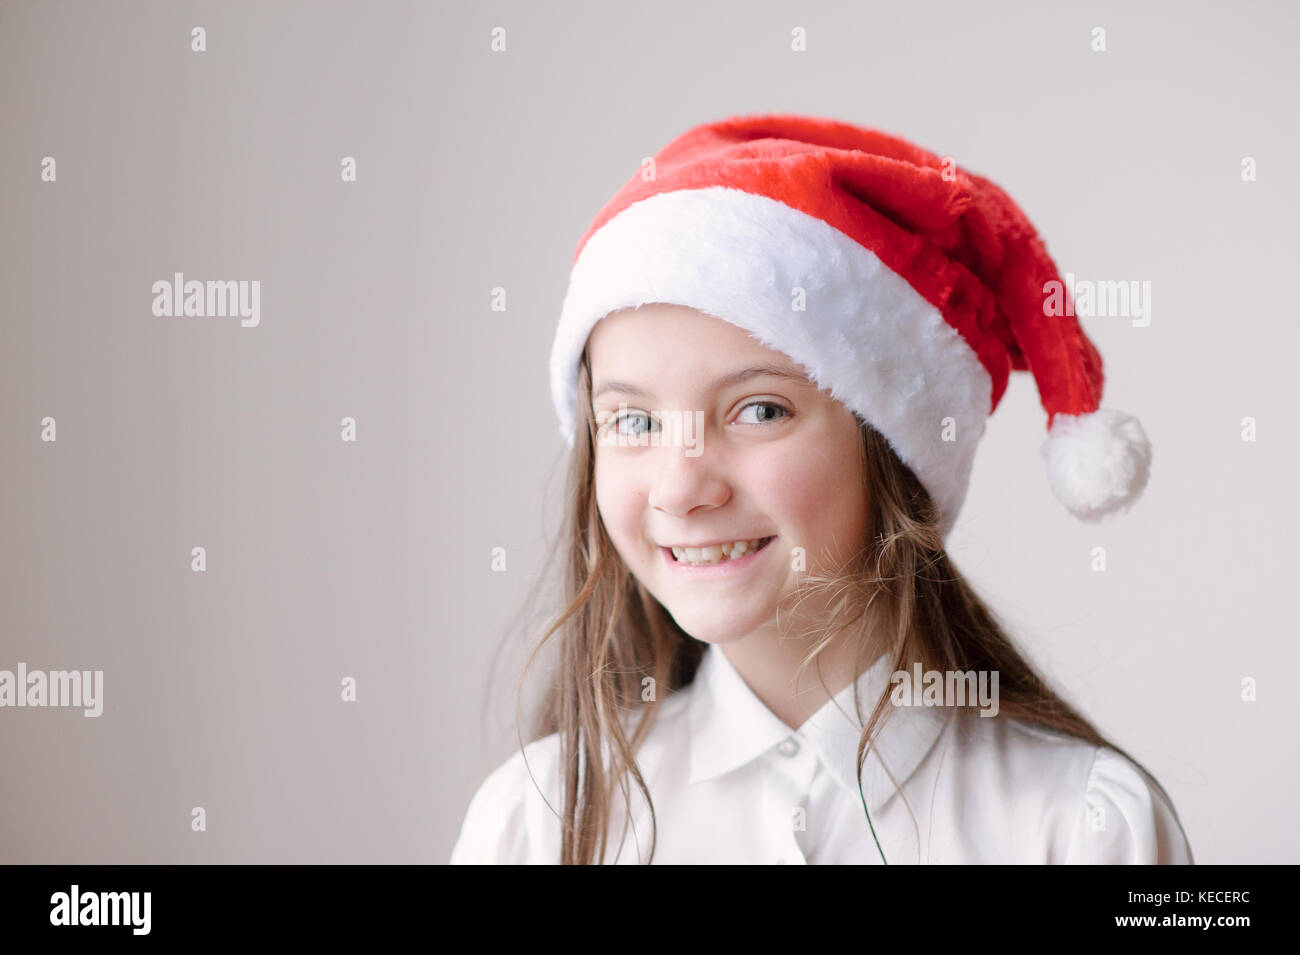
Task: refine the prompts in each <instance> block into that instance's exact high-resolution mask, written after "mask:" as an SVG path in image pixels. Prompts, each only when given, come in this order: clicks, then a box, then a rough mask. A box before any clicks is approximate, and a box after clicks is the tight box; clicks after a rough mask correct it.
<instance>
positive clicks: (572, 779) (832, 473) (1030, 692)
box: [452, 116, 1192, 864]
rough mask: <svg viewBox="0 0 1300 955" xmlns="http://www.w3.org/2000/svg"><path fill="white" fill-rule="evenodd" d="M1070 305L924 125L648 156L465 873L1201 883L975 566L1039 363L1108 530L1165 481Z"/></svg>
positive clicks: (582, 319) (1119, 756)
mask: <svg viewBox="0 0 1300 955" xmlns="http://www.w3.org/2000/svg"><path fill="white" fill-rule="evenodd" d="M1054 283H1055V284H1054ZM1060 291H1061V290H1060V284H1059V276H1058V274H1057V272H1056V267H1055V265H1054V264H1053V263H1052V261H1051V259H1050V258H1049V257H1048V255H1047V252H1046V250H1045V249H1044V247H1043V245H1042V243H1041V242H1040V240H1039V239H1038V237H1037V235H1036V234H1035V232H1034V230H1033V227H1032V226H1031V225H1030V224H1029V222H1028V221H1027V220H1026V218H1025V217H1024V215H1023V214H1022V213H1021V211H1020V210H1019V209H1018V208H1017V207H1016V206H1015V205H1014V203H1012V201H1011V200H1010V199H1009V198H1008V197H1007V196H1006V194H1005V193H1003V192H1002V191H1001V190H1000V189H999V188H998V187H997V186H995V185H994V184H993V183H991V182H989V181H988V180H986V179H983V178H981V177H980V176H977V175H975V174H973V173H970V172H968V171H966V170H963V169H961V168H959V167H957V166H956V165H955V164H954V163H953V162H952V160H951V159H945V158H942V157H939V156H937V155H934V154H932V153H930V152H927V151H925V150H923V149H920V148H918V147H917V146H915V145H912V144H910V143H907V142H905V141H903V140H901V139H898V138H896V137H892V136H888V135H885V134H882V133H880V132H877V131H874V130H869V129H864V128H861V127H856V126H851V125H848V124H845V123H840V122H835V121H832V120H828V119H820V118H811V117H800V116H759V117H737V118H733V119H730V120H725V121H722V122H718V123H711V124H707V125H704V126H700V127H697V128H695V129H692V130H690V131H689V132H687V133H686V134H685V135H683V136H681V137H679V138H677V139H676V140H674V141H673V142H671V143H670V144H669V145H668V146H667V147H665V148H664V149H663V150H662V151H661V152H660V153H659V154H658V155H656V156H655V157H654V158H653V159H652V160H650V161H649V162H648V163H647V164H646V165H645V166H644V167H643V169H642V171H641V172H639V173H638V174H637V175H636V176H634V177H633V178H632V180H631V181H629V182H628V183H627V184H626V185H625V186H624V187H623V188H622V189H621V190H620V191H619V192H618V193H617V194H616V195H615V196H614V198H613V199H612V200H611V201H610V202H609V203H608V204H607V205H606V206H605V208H604V209H602V210H601V212H600V213H599V214H598V215H597V217H596V220H595V221H594V223H593V224H592V226H591V227H590V229H589V230H588V231H587V233H586V234H585V235H584V236H583V238H582V240H581V242H580V243H579V247H578V254H577V257H576V260H575V263H574V267H573V270H572V273H571V277H570V283H569V288H568V292H567V294H566V297H565V302H564V306H563V309H562V311H561V316H560V322H559V327H558V329H557V332H556V337H555V343H554V347H553V351H552V356H551V375H552V394H553V398H554V402H555V406H556V409H557V411H558V413H559V418H560V424H561V435H562V436H563V437H564V438H565V440H566V442H567V443H569V444H570V445H571V446H572V449H573V453H572V458H571V464H570V492H571V493H570V500H571V502H572V509H571V512H570V514H569V515H568V521H569V524H568V533H567V535H566V536H567V538H568V542H569V548H568V553H567V555H566V559H565V563H564V569H565V573H566V575H567V579H566V588H567V594H566V598H567V607H566V608H565V609H564V611H563V613H562V614H560V615H559V617H558V619H557V620H555V622H554V623H553V625H552V626H551V627H550V628H549V630H548V631H547V633H546V634H545V636H544V637H543V638H542V641H541V643H540V644H539V646H538V647H537V648H536V649H534V651H533V657H530V659H529V665H531V663H532V661H533V659H534V658H535V656H536V654H537V652H538V651H539V650H540V649H541V648H542V647H543V646H545V645H548V642H549V641H552V640H554V641H557V642H558V646H557V647H556V649H557V650H558V672H557V673H556V675H555V677H554V681H553V683H552V684H551V685H550V689H549V693H548V696H547V698H546V700H545V705H544V707H543V711H542V714H541V719H540V725H539V727H538V732H537V734H536V736H537V737H539V738H537V739H535V740H534V741H533V742H531V743H529V744H528V745H526V746H522V747H521V751H520V752H519V753H516V754H515V755H514V756H513V757H511V758H510V759H509V760H507V761H506V762H505V763H504V764H503V765H501V766H500V767H499V768H498V769H496V770H495V771H494V772H493V773H492V774H491V775H490V776H489V777H488V778H487V780H486V781H485V782H484V783H483V784H482V785H481V786H480V787H479V790H478V792H477V793H476V794H475V796H474V798H473V800H472V801H471V803H470V806H469V808H468V811H467V813H466V816H465V820H464V824H463V826H462V828H461V832H460V836H459V838H458V840H457V842H456V845H455V848H454V849H453V851H452V862H458V863H459V862H465V863H486V862H509V863H523V862H528V863H567V864H576V863H584V864H585V863H593V862H619V863H646V862H669V863H684V862H708V863H714V862H727V863H736V862H745V863H749V862H755V863H778V864H779V863H786V864H804V863H866V862H875V861H880V862H885V863H889V862H1049V863H1059V862H1136V863H1156V862H1159V863H1167V862H1180V863H1190V862H1191V861H1192V855H1191V850H1190V847H1189V845H1188V843H1187V840H1186V837H1185V835H1184V834H1183V831H1182V827H1181V824H1180V823H1179V820H1178V817H1177V814H1176V812H1175V811H1174V808H1173V805H1172V803H1171V802H1170V801H1169V799H1168V797H1167V795H1166V794H1165V792H1164V790H1163V788H1162V787H1161V786H1160V785H1159V783H1157V782H1156V781H1155V780H1154V779H1153V778H1152V777H1151V776H1150V775H1149V774H1147V772H1146V771H1145V770H1144V769H1143V768H1142V767H1140V765H1139V764H1137V763H1136V762H1134V761H1133V760H1132V759H1131V758H1129V757H1128V755H1127V754H1126V753H1124V751H1123V750H1122V749H1120V748H1119V747H1118V746H1115V745H1114V744H1113V743H1111V742H1110V741H1108V740H1107V739H1105V738H1104V737H1102V735H1101V734H1100V733H1098V731H1097V730H1096V729H1095V728H1094V727H1093V726H1092V725H1091V723H1089V722H1088V721H1087V720H1086V719H1085V718H1084V717H1083V716H1082V715H1080V714H1079V713H1077V712H1076V711H1075V710H1074V709H1073V708H1072V707H1071V706H1070V705H1069V704H1068V703H1066V702H1065V701H1064V700H1063V699H1062V698H1061V697H1060V696H1058V695H1057V694H1056V693H1055V692H1053V690H1052V689H1051V688H1049V687H1048V686H1047V684H1046V682H1045V681H1044V680H1043V679H1042V678H1041V677H1040V676H1039V675H1038V674H1037V673H1035V672H1034V670H1033V668H1032V667H1031V666H1030V665H1029V664H1028V663H1027V662H1026V661H1025V659H1024V658H1023V657H1022V656H1021V655H1020V653H1019V652H1018V651H1017V650H1016V648H1015V646H1014V645H1013V643H1012V641H1011V640H1010V639H1009V638H1008V636H1007V635H1006V633H1005V632H1004V630H1003V628H1002V626H1001V625H1000V623H999V622H998V621H997V619H996V618H995V617H994V615H993V614H992V613H991V612H990V610H989V609H988V608H987V607H986V606H985V605H984V603H983V602H982V601H981V600H980V599H979V598H978V597H977V596H976V595H975V594H974V593H973V592H972V590H971V589H970V587H969V586H968V584H967V583H966V582H965V580H964V579H963V578H962V577H961V575H960V574H959V573H958V571H957V570H956V568H955V567H954V566H953V564H952V562H951V560H950V559H949V558H948V556H947V554H946V551H945V549H944V541H945V539H946V537H947V535H948V533H949V531H950V530H951V528H952V525H953V522H954V520H955V518H956V516H957V513H958V511H959V509H960V507H961V504H962V502H963V500H964V497H965V493H966V487H967V484H968V480H969V475H970V470H971V465H972V462H973V457H974V452H975V449H976V446H977V444H978V441H979V439H980V437H981V436H982V434H983V431H984V425H985V420H986V418H987V416H988V415H989V414H990V413H992V411H993V410H994V409H996V407H997V405H998V402H999V401H1000V399H1001V397H1002V394H1003V392H1004V391H1005V388H1006V383H1007V378H1008V375H1009V372H1010V371H1011V370H1022V371H1023V370H1032V373H1033V374H1034V377H1035V380H1036V383H1037V385H1038V389H1039V393H1040V397H1041V399H1042V403H1043V407H1044V409H1045V410H1046V411H1047V413H1048V421H1047V425H1048V435H1049V437H1048V440H1047V442H1046V444H1045V445H1044V448H1043V454H1044V457H1045V458H1046V460H1047V464H1048V474H1049V480H1050V482H1051V485H1052V488H1053V491H1054V492H1055V493H1056V495H1057V497H1058V498H1060V500H1061V501H1062V502H1063V503H1064V504H1065V505H1066V506H1067V507H1068V508H1069V509H1070V510H1071V511H1072V512H1073V513H1074V514H1075V515H1076V516H1078V517H1079V518H1081V519H1085V520H1096V519H1098V518H1101V517H1102V516H1104V515H1107V514H1112V513H1114V512H1117V511H1120V510H1122V509H1124V508H1126V507H1127V506H1129V505H1130V504H1131V503H1132V502H1133V501H1134V500H1136V499H1137V497H1138V496H1139V495H1140V493H1141V491H1142V489H1143V487H1144V486H1145V483H1146V480H1147V475H1148V470H1149V466H1150V446H1149V444H1148V442H1147V440H1146V436H1145V434H1144V433H1143V432H1142V428H1141V426H1140V424H1139V423H1138V422H1137V421H1136V420H1135V419H1134V418H1132V417H1130V416H1128V415H1125V414H1123V413H1122V412H1118V411H1114V410H1111V409H1106V408H1101V407H1100V406H1099V402H1100V397H1101V386H1102V369H1101V360H1100V357H1099V356H1098V354H1097V352H1096V350H1095V348H1094V347H1093V346H1092V343H1091V342H1090V341H1089V340H1088V338H1087V337H1086V336H1085V335H1084V333H1083V331H1082V330H1081V329H1080V328H1079V326H1078V324H1077V322H1076V321H1075V319H1074V316H1073V310H1072V309H1071V308H1068V307H1067V308H1060V307H1057V306H1058V305H1059V303H1060ZM525 670H527V667H526V668H525ZM521 742H522V740H521Z"/></svg>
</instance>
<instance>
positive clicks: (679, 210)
mask: <svg viewBox="0 0 1300 955" xmlns="http://www.w3.org/2000/svg"><path fill="white" fill-rule="evenodd" d="M796 287H798V288H803V289H805V290H806V311H803V312H797V311H794V310H793V308H792V302H793V296H794V290H795V288H796ZM653 302H662V303H666V304H672V305H687V306H690V307H692V308H695V309H697V310H699V311H702V312H705V313H708V314H710V315H714V316H716V317H718V318H721V319H723V320H725V321H728V322H731V323H732V324H734V325H737V326H739V327H741V328H743V329H745V330H746V331H748V332H749V333H750V334H751V335H752V336H753V337H754V338H756V339H757V340H758V341H759V342H761V343H762V344H763V345H766V346H767V347H769V348H772V349H775V350H776V351H780V352H782V353H784V354H785V355H788V356H789V357H790V358H792V359H794V360H795V361H796V362H798V363H799V364H801V365H803V366H804V367H805V368H806V369H807V370H808V371H809V372H810V376H811V379H812V381H813V382H814V383H816V384H817V385H818V386H819V387H821V388H823V389H824V390H826V391H828V392H829V393H830V394H831V396H832V397H834V398H836V399H838V400H839V401H841V402H842V403H843V404H845V405H846V406H847V407H849V408H850V409H852V410H853V411H856V412H857V413H858V414H859V415H861V416H862V417H863V418H865V419H866V420H867V421H869V422H870V423H871V424H872V425H873V426H874V427H875V428H876V429H877V430H878V431H880V432H881V433H882V434H883V435H884V436H885V437H886V438H887V439H888V440H889V442H890V443H891V445H893V447H894V450H895V451H896V453H897V454H898V456H899V457H900V458H901V459H902V461H903V462H904V463H906V464H907V465H908V466H909V467H910V468H911V469H912V470H913V472H914V473H915V474H916V475H917V477H918V478H919V479H920V480H921V482H922V484H924V485H925V487H926V489H927V490H928V491H929V492H930V494H931V496H932V497H934V499H935V502H936V503H937V504H938V506H939V510H940V513H941V515H942V520H941V525H942V530H943V533H944V534H945V535H946V534H947V532H948V530H950V529H951V527H952V523H953V521H954V520H955V519H956V516H957V513H958V511H959V510H960V509H961V505H962V502H963V501H964V500H965V496H966V488H967V485H968V483H969V480H970V472H971V466H972V464H973V463H974V456H975V449H976V447H977V445H978V444H979V441H980V438H981V437H983V434H984V427H985V423H986V421H987V418H988V415H989V411H990V403H991V399H992V390H993V388H992V381H991V379H990V378H989V374H988V372H987V370H986V369H985V368H984V366H983V365H982V364H981V363H980V361H979V358H978V357H977V356H976V354H975V352H974V351H973V350H972V349H971V348H970V347H969V346H968V345H967V344H966V341H965V340H964V339H963V338H962V337H961V334H960V333H959V332H958V331H957V330H956V329H955V328H953V327H952V326H951V325H949V324H948V322H947V321H946V320H945V319H944V317H943V315H942V314H941V313H940V312H939V310H938V309H936V308H935V307H934V306H933V305H931V304H930V303H929V302H927V301H926V300H925V299H924V298H923V297H922V296H921V295H920V293H918V292H917V291H916V290H915V289H914V288H912V286H911V285H909V284H908V283H907V281H906V280H905V279H903V278H902V277H901V276H899V275H898V274H897V273H895V272H893V271H892V270H890V269H889V268H888V267H887V266H886V265H885V264H884V263H883V262H881V261H880V259H879V258H878V257H877V256H876V255H875V253H873V252H871V251H870V250H868V249H867V248H865V247H864V246H863V245H861V244H860V243H858V242H856V241H855V240H853V239H852V238H850V237H849V236H847V235H845V234H844V233H843V232H841V231H839V230H838V229H836V228H834V227H833V226H831V225H830V224H829V223H827V222H825V221H824V220H822V219H819V218H817V217H815V216H810V215H808V214H807V213H804V212H800V211H799V210H797V209H793V208H791V207H790V206H787V205H785V204H784V203H782V202H778V201H776V200H774V199H770V198H767V197H765V196H758V195H753V194H751V193H747V192H742V191H740V190H738V189H732V188H729V187H725V186H711V187H708V188H705V189H693V190H682V191H677V192H668V193H660V194H658V195H655V196H652V197H650V198H648V199H643V200H641V201H639V202H635V203H633V204H632V205H630V206H628V207H627V208H626V209H624V210H622V211H621V212H619V213H618V214H617V215H616V216H614V217H613V218H612V219H610V220H609V221H608V222H606V223H605V225H604V226H603V227H602V228H601V229H599V230H598V231H597V232H596V233H595V234H594V235H592V236H591V238H590V239H589V240H588V241H587V244H586V245H585V246H584V247H583V249H582V253H581V255H580V256H579V257H578V260H577V262H576V263H575V264H574V267H573V271H572V273H571V274H570V278H569V287H568V291H567V293H566V294H565V298H564V305H563V307H562V309H561V312H560V321H559V326H558V328H557V329H556V334H555V341H554V344H553V346H552V350H551V368H550V370H551V396H552V400H553V402H554V404H555V410H556V413H557V414H558V416H559V419H560V434H561V437H562V438H564V440H565V442H566V443H569V444H572V441H573V424H574V412H575V403H576V392H577V371H578V360H579V359H580V358H581V356H582V349H583V347H584V346H585V344H586V341H587V336H588V335H589V334H590V332H591V329H592V328H593V327H594V326H595V324H596V322H597V321H599V320H600V319H601V318H603V317H604V316H606V315H608V314H609V313H610V312H614V311H617V310H618V309H622V308H634V307H637V306H640V305H644V304H648V303H653ZM945 419H951V421H950V422H949V421H946V420H945ZM946 424H947V425H949V427H945V425H946ZM945 437H948V438H949V440H944V438H945Z"/></svg>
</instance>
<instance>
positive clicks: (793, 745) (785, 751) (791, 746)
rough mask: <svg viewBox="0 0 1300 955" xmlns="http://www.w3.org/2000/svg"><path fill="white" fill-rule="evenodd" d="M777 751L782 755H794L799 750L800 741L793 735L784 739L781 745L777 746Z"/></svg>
mask: <svg viewBox="0 0 1300 955" xmlns="http://www.w3.org/2000/svg"><path fill="white" fill-rule="evenodd" d="M776 751H777V752H778V753H780V754H781V755H782V756H793V755H794V754H795V753H797V752H799V741H798V740H797V739H795V738H794V737H793V736H792V737H790V738H789V739H786V740H782V741H781V745H780V746H778V747H777V748H776Z"/></svg>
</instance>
